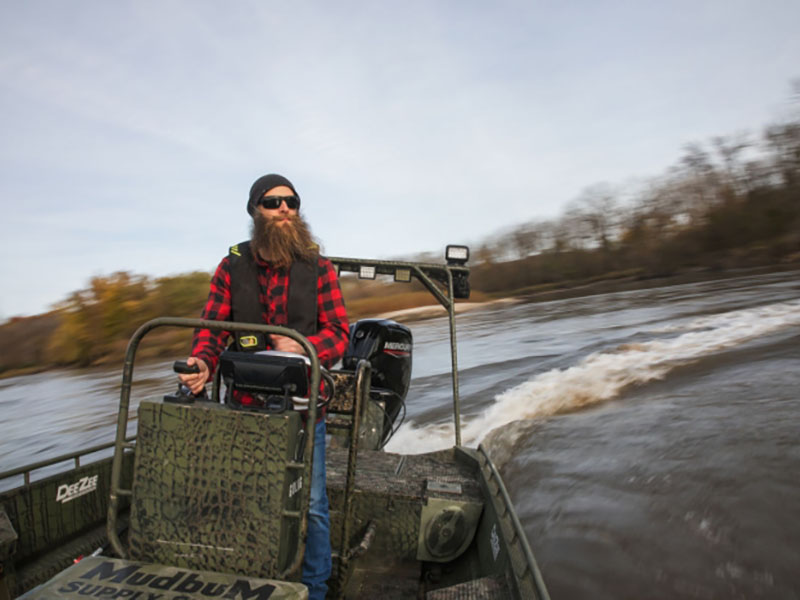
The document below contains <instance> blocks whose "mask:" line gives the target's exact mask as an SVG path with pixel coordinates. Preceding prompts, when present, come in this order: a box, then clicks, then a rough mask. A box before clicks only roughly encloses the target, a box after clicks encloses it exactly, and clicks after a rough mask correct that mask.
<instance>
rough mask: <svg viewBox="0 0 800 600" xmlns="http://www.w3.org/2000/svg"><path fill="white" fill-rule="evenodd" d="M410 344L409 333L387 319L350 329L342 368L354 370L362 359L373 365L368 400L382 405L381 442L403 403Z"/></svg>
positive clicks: (408, 380)
mask: <svg viewBox="0 0 800 600" xmlns="http://www.w3.org/2000/svg"><path fill="white" fill-rule="evenodd" d="M413 345H414V343H413V340H412V337H411V330H410V329H409V328H408V327H406V326H405V325H401V324H400V323H397V322H395V321H391V320H389V319H361V320H360V321H358V322H356V323H354V324H353V325H351V327H350V345H349V346H348V348H347V352H346V353H345V355H344V358H343V359H342V366H343V368H345V369H347V370H355V368H356V366H357V365H358V361H359V360H361V359H362V358H363V359H366V360H368V361H369V362H370V364H371V365H372V393H371V394H370V397H371V398H372V399H373V400H382V401H384V402H385V410H386V416H387V422H386V423H384V435H383V438H384V441H386V438H387V436H388V435H389V434H390V433H391V432H392V430H393V423H394V421H395V419H396V418H397V415H398V413H399V412H400V409H401V407H403V404H404V402H405V398H406V393H407V392H408V386H409V384H410V382H411V356H412V350H413Z"/></svg>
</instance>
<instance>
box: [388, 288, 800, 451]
mask: <svg viewBox="0 0 800 600" xmlns="http://www.w3.org/2000/svg"><path fill="white" fill-rule="evenodd" d="M798 325H800V301H793V302H782V303H777V304H771V305H767V306H761V307H758V308H752V309H746V310H738V311H731V312H727V313H721V314H719V315H714V316H707V317H702V318H698V319H695V320H693V321H690V322H688V323H684V324H678V325H670V326H668V327H665V328H661V329H658V330H654V333H663V332H667V331H668V332H681V331H683V333H680V334H679V335H677V336H676V337H674V338H671V339H667V340H663V339H654V340H651V341H647V342H641V343H636V344H623V345H621V346H618V347H616V348H613V349H609V350H604V351H601V352H596V353H594V354H590V355H589V356H587V357H586V358H584V359H583V360H582V361H581V362H580V363H578V364H577V365H575V366H572V367H569V368H566V369H552V370H550V371H547V372H545V373H541V374H539V375H537V376H536V377H534V378H533V379H530V380H529V381H526V382H525V383H522V384H520V385H518V386H516V387H514V388H511V389H509V390H506V391H505V392H503V393H501V394H498V395H497V396H495V398H494V403H493V404H492V405H491V406H490V407H489V408H487V409H486V410H485V411H484V412H483V413H482V414H480V415H478V416H477V417H475V418H473V419H471V420H469V421H462V427H461V440H462V444H463V445H465V446H473V447H474V446H477V445H478V444H479V443H480V442H481V441H482V440H483V439H484V438H485V437H486V435H487V434H488V433H489V432H491V431H492V430H495V429H497V428H499V427H503V426H506V425H508V424H509V423H513V422H515V421H521V420H525V419H535V418H537V417H546V416H551V415H555V414H559V413H565V412H571V411H575V410H578V409H581V408H583V407H586V406H590V405H593V404H597V403H599V402H603V401H608V400H611V399H613V398H615V397H617V396H619V394H620V393H621V392H622V390H623V389H625V388H626V387H628V386H632V385H641V384H644V383H647V382H649V381H653V380H657V379H663V378H664V377H665V376H666V375H667V374H668V373H669V372H670V371H671V370H673V369H674V368H676V367H678V366H681V365H686V364H690V363H692V362H696V361H697V360H699V359H701V358H703V357H705V356H709V355H712V354H714V353H715V352H719V351H722V350H726V349H729V348H733V347H735V346H739V345H741V344H744V343H746V342H748V341H750V340H753V339H756V338H758V337H760V336H764V335H768V334H770V333H774V332H776V331H780V330H782V329H785V328H788V327H793V326H798ZM511 431H518V428H513V429H512V430H511ZM506 437H508V436H506ZM453 439H454V435H453V426H452V424H437V425H427V426H424V427H420V426H417V425H415V424H414V423H413V422H409V423H407V424H405V425H403V426H402V427H401V428H400V430H399V431H398V432H397V434H396V435H395V436H394V437H393V438H392V440H391V441H390V442H389V444H388V445H387V448H386V449H387V450H388V451H390V452H392V451H400V450H402V451H404V452H409V451H411V452H420V453H421V452H429V451H432V450H439V449H442V448H448V447H450V446H452V444H453ZM506 443H513V440H506Z"/></svg>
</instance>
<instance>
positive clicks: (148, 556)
mask: <svg viewBox="0 0 800 600" xmlns="http://www.w3.org/2000/svg"><path fill="white" fill-rule="evenodd" d="M300 428H301V420H300V415H299V414H298V413H296V412H294V411H287V412H285V413H281V414H278V415H269V414H264V413H256V412H246V411H236V410H231V409H228V408H226V407H224V406H221V405H218V404H214V403H205V402H204V403H196V404H194V405H190V406H185V405H175V404H168V403H163V404H162V403H154V402H142V403H141V404H140V406H139V428H138V440H137V444H136V463H135V467H134V483H133V501H132V506H131V527H130V536H129V538H130V554H131V558H132V559H134V560H145V561H148V562H156V563H161V564H167V565H174V566H179V567H186V568H191V569H200V570H211V571H223V572H228V573H238V574H242V575H246V576H253V577H274V576H276V575H277V574H278V573H280V572H281V571H282V570H283V569H284V568H285V567H286V566H287V565H286V564H281V563H282V560H280V559H283V560H287V559H286V557H287V556H288V557H289V558H292V557H293V556H294V550H295V549H296V547H297V543H298V541H297V535H296V533H295V534H294V535H291V536H288V535H287V532H288V531H290V530H291V529H292V528H291V527H286V526H284V527H283V528H282V526H281V523H282V521H283V520H284V519H283V518H282V511H283V509H284V508H286V509H291V510H297V509H299V501H300V498H301V494H300V493H298V492H299V491H300V490H301V489H302V478H301V476H302V473H301V472H300V471H298V470H296V469H287V463H289V462H291V461H292V458H293V457H294V456H295V453H296V451H297V446H298V444H300V443H301V439H300V436H298V435H297V433H298V431H299V429H300ZM290 488H291V489H290ZM282 529H283V536H282V535H281V531H282ZM282 547H283V550H281V548H282Z"/></svg>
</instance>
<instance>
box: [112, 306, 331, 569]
mask: <svg viewBox="0 0 800 600" xmlns="http://www.w3.org/2000/svg"><path fill="white" fill-rule="evenodd" d="M164 326H172V327H191V328H199V329H211V330H214V331H255V332H258V333H274V334H277V335H283V336H286V337H288V338H291V339H293V340H295V341H296V342H297V343H299V344H300V345H301V346H302V347H303V350H304V351H305V353H306V356H308V358H309V360H310V361H311V381H310V389H309V402H308V403H309V407H308V422H309V423H312V424H313V423H316V421H317V400H318V396H319V385H320V380H321V376H320V365H319V357H318V356H317V351H316V349H315V348H314V346H313V345H312V344H311V342H309V341H308V339H307V338H306V337H305V336H303V335H301V334H299V333H298V332H296V331H294V330H293V329H288V328H286V327H278V326H276V325H264V324H256V323H239V322H235V321H207V320H204V319H187V318H177V317H161V318H158V319H152V320H150V321H147V322H146V323H144V324H143V325H142V326H141V327H139V329H137V330H136V332H135V333H134V334H133V336H132V337H131V339H130V341H129V342H128V348H127V350H126V353H125V363H124V366H123V370H122V387H121V390H120V398H119V414H118V416H117V437H116V440H115V442H114V445H115V450H114V461H113V463H112V468H111V494H110V496H109V502H108V518H107V521H106V533H107V535H108V539H109V541H110V542H111V546H112V547H113V548H114V551H115V552H116V553H117V554H118V555H119V556H120V557H121V558H127V556H128V554H127V552H125V549H124V548H123V547H122V543H121V542H120V539H119V536H118V535H117V510H118V507H119V500H120V497H121V496H129V495H131V490H126V489H122V488H121V487H120V480H121V478H122V455H123V452H124V451H125V449H126V448H129V447H130V445H129V444H127V443H126V437H127V435H126V434H127V425H128V411H129V407H130V394H131V385H132V379H133V364H134V359H135V357H136V350H137V349H138V347H139V343H140V342H141V340H142V338H143V337H144V336H145V335H146V334H147V333H149V332H150V331H152V330H153V329H156V328H158V327H164ZM314 430H315V427H313V426H312V427H309V428H308V434H307V436H306V440H305V442H306V444H305V451H304V455H305V456H306V457H308V459H307V460H308V462H305V461H304V462H305V467H304V469H303V478H304V480H305V481H311V469H312V463H313V460H314V451H313V450H314V433H315V431H314ZM302 494H303V495H302V498H301V508H300V512H301V519H300V539H301V540H305V539H306V533H307V527H308V507H309V503H310V499H311V486H310V485H308V486H303V492H302ZM302 549H303V545H298V548H297V551H296V552H295V557H294V560H293V561H292V563H291V564H290V566H289V567H288V568H287V569H286V570H285V571H284V574H291V573H294V572H296V571H297V570H299V569H300V566H301V565H302V561H303V552H302Z"/></svg>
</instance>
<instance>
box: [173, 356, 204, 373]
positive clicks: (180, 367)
mask: <svg viewBox="0 0 800 600" xmlns="http://www.w3.org/2000/svg"><path fill="white" fill-rule="evenodd" d="M172 370H173V371H175V372H176V373H180V374H181V375H188V374H190V373H199V372H200V367H198V366H197V364H194V365H190V364H189V363H187V362H186V361H185V360H176V361H175V362H174V363H173V365H172Z"/></svg>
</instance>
